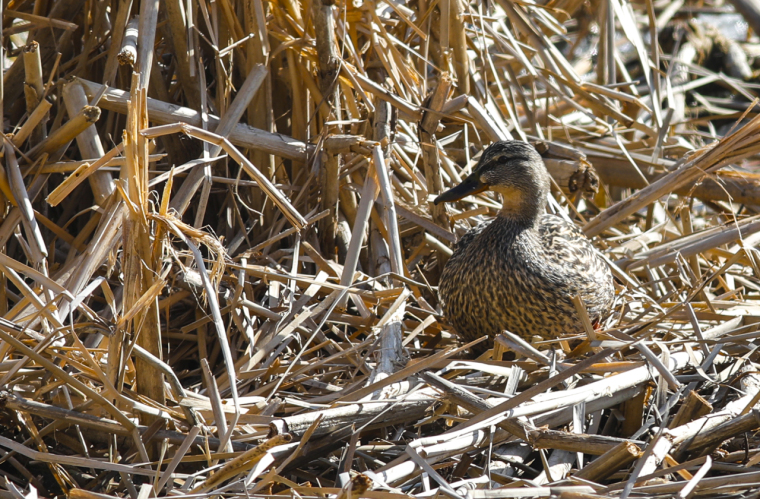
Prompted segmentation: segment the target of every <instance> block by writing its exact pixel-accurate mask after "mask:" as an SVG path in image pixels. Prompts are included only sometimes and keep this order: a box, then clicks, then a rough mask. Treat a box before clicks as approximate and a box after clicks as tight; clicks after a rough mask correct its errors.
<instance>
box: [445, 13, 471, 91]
mask: <svg viewBox="0 0 760 499" xmlns="http://www.w3.org/2000/svg"><path fill="white" fill-rule="evenodd" d="M448 4H449V37H450V42H451V48H452V52H453V53H454V69H455V71H456V75H457V89H458V90H459V92H460V93H461V94H464V95H469V94H470V56H469V54H468V53H467V33H466V32H465V25H464V14H465V7H464V5H463V2H462V1H461V0H448Z"/></svg>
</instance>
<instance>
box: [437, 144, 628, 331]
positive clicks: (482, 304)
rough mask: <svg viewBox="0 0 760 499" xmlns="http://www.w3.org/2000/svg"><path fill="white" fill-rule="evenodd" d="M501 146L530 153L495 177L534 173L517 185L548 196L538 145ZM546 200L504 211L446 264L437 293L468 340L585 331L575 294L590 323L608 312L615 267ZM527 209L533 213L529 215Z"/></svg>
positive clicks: (475, 232)
mask: <svg viewBox="0 0 760 499" xmlns="http://www.w3.org/2000/svg"><path fill="white" fill-rule="evenodd" d="M497 145H499V146H500V147H501V148H502V150H503V149H504V148H505V147H506V148H507V149H508V151H509V153H510V154H511V155H512V158H514V157H518V155H517V153H515V150H516V149H515V148H516V147H517V146H519V147H517V150H518V152H519V153H521V154H525V155H526V158H525V161H524V164H523V165H517V166H514V164H511V165H510V166H508V167H506V166H503V165H497V166H496V168H501V169H502V170H506V171H502V172H500V173H499V175H501V176H498V175H497V176H496V178H497V181H498V182H499V185H505V186H507V185H509V184H510V183H511V182H512V183H514V182H513V181H511V180H509V179H508V177H507V176H508V175H513V174H514V173H517V174H518V175H520V174H522V173H524V172H525V170H528V171H529V172H530V174H531V176H532V177H531V182H530V183H525V182H522V181H520V182H517V183H516V184H517V187H518V188H525V189H528V190H530V189H532V188H533V184H536V185H538V187H536V189H538V191H539V192H540V195H542V196H545V195H546V194H547V193H548V192H546V193H545V191H547V190H548V188H544V187H542V186H541V184H542V183H545V182H542V181H541V177H542V176H543V175H547V176H548V173H546V168H545V166H544V165H543V161H542V160H541V158H540V156H538V154H537V153H535V150H534V149H533V148H532V147H530V146H527V145H524V144H522V143H520V144H516V143H506V144H505V143H500V144H497ZM492 147H493V146H492ZM528 147H530V149H528ZM487 152H488V151H487ZM491 155H492V156H493V153H491ZM512 158H510V161H511V162H512V163H514V161H515V160H514V159H512ZM521 160H523V159H522V158H519V159H518V160H517V161H521ZM500 162H501V161H500ZM488 168H489V167H488V165H486V166H485V167H483V170H486V171H488V170H487V169H488ZM490 168H493V167H490ZM515 170H517V172H515ZM475 175H477V174H475ZM483 175H487V173H486V174H483ZM534 177H535V178H534ZM483 178H485V177H483ZM526 199H527V198H526ZM533 199H535V197H534V198H533ZM543 199H545V197H544V198H543ZM526 203H527V201H526ZM543 205H544V203H543V202H541V200H540V199H539V201H538V206H533V207H527V206H526V207H523V208H524V209H521V210H519V211H517V212H512V213H509V212H507V211H506V210H502V213H500V214H499V216H497V217H496V218H495V219H494V220H493V221H491V222H490V223H484V224H481V225H479V226H478V227H476V228H474V229H472V230H470V231H469V232H468V233H467V234H465V235H464V236H463V237H462V238H461V239H460V241H459V242H458V243H457V245H456V247H455V249H454V254H453V255H452V256H451V258H450V259H449V261H448V262H447V263H446V266H445V267H444V269H443V273H442V275H441V279H440V282H439V295H440V298H441V302H442V304H443V310H444V313H445V315H446V317H447V319H448V320H449V322H450V323H451V325H452V326H453V327H454V329H455V330H456V331H457V333H458V334H459V335H461V336H462V337H463V339H464V340H467V341H470V340H474V339H477V338H480V337H481V336H484V335H487V336H495V335H498V334H500V333H501V332H502V331H504V330H508V331H510V332H512V333H515V334H517V335H520V336H522V337H523V338H526V339H530V338H531V337H532V336H533V335H538V336H541V337H544V338H556V337H559V336H563V335H568V334H579V333H582V332H583V330H584V329H583V325H582V324H581V321H580V319H579V318H578V315H577V313H576V309H575V306H574V305H573V303H572V297H573V296H575V295H580V297H581V299H582V300H583V302H584V303H585V306H586V309H587V311H588V314H589V317H590V319H591V321H592V322H594V321H598V320H600V319H602V318H604V317H605V316H606V315H607V314H608V313H609V311H610V308H611V307H612V302H613V299H614V287H613V283H612V274H611V272H610V270H609V267H608V266H607V264H606V263H605V262H604V260H603V259H602V258H601V257H600V256H599V255H598V254H597V253H596V251H595V249H594V248H593V246H592V245H591V242H590V241H589V240H588V239H587V238H586V236H585V235H584V234H583V233H582V232H581V231H580V230H579V229H578V228H577V227H576V226H575V225H574V224H572V223H569V222H566V221H565V220H563V219H561V218H560V217H557V216H555V215H547V214H543V211H544V208H543ZM529 209H533V210H534V212H535V215H527V216H524V215H525V213H527V212H528V211H529ZM535 210H538V211H535Z"/></svg>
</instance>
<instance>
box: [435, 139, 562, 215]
mask: <svg viewBox="0 0 760 499" xmlns="http://www.w3.org/2000/svg"><path fill="white" fill-rule="evenodd" d="M549 186H550V180H549V173H548V172H547V171H546V166H545V165H544V161H543V159H541V155H540V154H538V151H536V149H535V148H534V147H533V146H532V145H530V144H527V143H525V142H520V141H517V140H505V141H500V142H495V143H493V144H491V145H490V146H489V147H488V149H486V150H485V151H484V152H483V154H482V155H481V157H480V161H478V164H477V166H476V167H475V169H474V170H473V172H472V173H471V174H470V175H469V176H468V177H467V178H466V179H464V180H463V181H462V183H461V184H459V185H458V186H456V187H453V188H451V189H449V190H448V191H446V192H444V193H443V194H441V195H440V196H438V197H437V198H435V204H438V203H448V202H452V201H458V200H460V199H462V198H464V197H466V196H469V195H471V194H477V193H479V192H483V191H486V190H491V191H494V192H498V193H499V194H501V196H502V199H503V205H502V209H501V212H500V215H501V216H506V217H509V218H514V219H520V220H525V221H535V220H537V219H538V217H539V216H540V215H542V214H543V213H544V210H545V208H546V199H547V196H548V194H549Z"/></svg>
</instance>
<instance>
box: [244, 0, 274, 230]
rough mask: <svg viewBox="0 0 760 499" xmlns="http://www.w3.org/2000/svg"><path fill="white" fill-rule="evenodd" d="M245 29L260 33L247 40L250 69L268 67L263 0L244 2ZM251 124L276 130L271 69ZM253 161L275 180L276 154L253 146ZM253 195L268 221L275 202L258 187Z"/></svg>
mask: <svg viewBox="0 0 760 499" xmlns="http://www.w3.org/2000/svg"><path fill="white" fill-rule="evenodd" d="M243 9H244V15H245V23H244V26H245V29H246V32H248V33H258V35H259V36H251V37H249V39H248V41H247V42H246V49H247V50H246V61H247V62H248V71H250V70H251V69H253V67H254V66H255V65H256V64H263V65H264V66H265V67H267V65H268V63H269V43H268V42H269V39H268V36H267V32H266V15H265V13H264V5H263V2H262V0H251V1H247V2H245V3H244V7H243ZM247 116H248V119H247V122H248V124H249V125H251V126H253V127H256V128H258V129H260V130H265V131H267V132H273V131H274V106H273V102H272V74H271V72H269V71H268V72H267V76H266V79H265V80H264V83H263V85H262V88H261V89H260V91H259V92H257V93H256V95H255V96H254V97H253V99H252V100H251V102H250V104H249V105H248V115H247ZM249 154H250V156H249V157H250V158H251V162H252V163H253V164H254V165H256V166H257V167H258V168H259V169H260V170H261V172H262V173H263V174H264V175H266V177H267V178H268V179H269V180H274V176H275V158H274V156H272V155H271V154H267V153H265V152H263V151H257V150H252V151H250V152H249ZM252 198H253V201H254V203H255V207H256V209H259V208H263V209H264V221H265V223H266V222H267V221H269V220H271V219H272V214H273V210H272V205H271V204H267V203H265V200H264V197H263V196H262V195H261V193H260V192H259V191H257V190H254V191H253V192H252Z"/></svg>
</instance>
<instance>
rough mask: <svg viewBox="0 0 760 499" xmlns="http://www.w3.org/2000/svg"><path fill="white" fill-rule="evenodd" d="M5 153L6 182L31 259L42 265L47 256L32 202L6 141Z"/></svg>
mask: <svg viewBox="0 0 760 499" xmlns="http://www.w3.org/2000/svg"><path fill="white" fill-rule="evenodd" d="M3 148H4V151H5V162H6V171H7V172H8V181H9V183H10V187H11V191H12V193H13V197H14V198H15V199H16V205H17V206H18V209H19V210H20V212H21V221H22V223H23V225H24V231H25V232H26V237H27V240H28V243H29V249H30V250H31V251H32V255H31V256H32V259H33V260H34V263H35V264H38V265H39V264H42V263H43V261H44V259H45V258H46V257H47V256H48V252H47V247H46V246H45V240H44V239H43V238H42V233H41V232H40V228H39V226H38V225H37V219H36V218H35V216H34V209H33V208H32V202H31V200H30V199H29V194H28V193H27V191H26V187H25V186H24V179H23V177H22V176H21V170H20V169H19V166H18V162H17V161H16V152H15V151H14V150H13V146H12V145H11V144H10V142H9V141H8V140H5V141H4V143H3Z"/></svg>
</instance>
